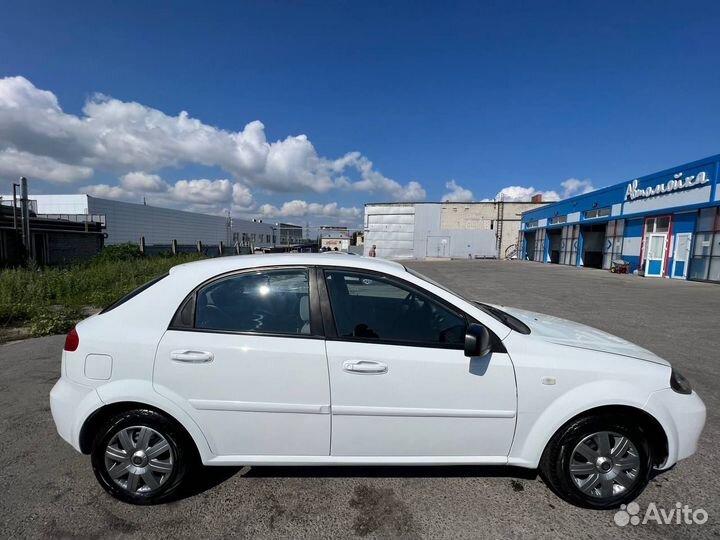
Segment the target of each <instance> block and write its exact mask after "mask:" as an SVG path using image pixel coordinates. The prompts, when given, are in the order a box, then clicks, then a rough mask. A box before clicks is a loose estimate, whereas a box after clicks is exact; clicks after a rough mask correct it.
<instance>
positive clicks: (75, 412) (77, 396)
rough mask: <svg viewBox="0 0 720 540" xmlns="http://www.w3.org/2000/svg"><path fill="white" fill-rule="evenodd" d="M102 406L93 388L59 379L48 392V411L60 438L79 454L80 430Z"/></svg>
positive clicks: (63, 378)
mask: <svg viewBox="0 0 720 540" xmlns="http://www.w3.org/2000/svg"><path fill="white" fill-rule="evenodd" d="M101 406H102V401H101V400H100V396H99V395H98V393H97V391H96V390H95V388H92V387H89V386H83V385H81V384H77V383H74V382H72V381H70V380H68V379H67V378H65V377H60V380H58V382H57V383H55V386H53V389H52V390H51V391H50V411H51V412H52V417H53V420H54V421H55V427H56V428H57V432H58V433H59V434H60V436H61V437H62V438H63V439H65V441H67V442H68V443H70V444H71V445H72V446H73V448H75V450H77V451H78V452H80V429H81V428H82V425H83V423H84V422H85V419H86V418H87V417H88V416H89V415H90V413H91V412H92V411H94V410H95V409H97V408H98V407H101Z"/></svg>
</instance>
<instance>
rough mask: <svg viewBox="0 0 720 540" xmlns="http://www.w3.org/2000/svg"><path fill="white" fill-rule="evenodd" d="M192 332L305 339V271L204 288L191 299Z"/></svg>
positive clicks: (243, 277) (237, 278) (262, 274)
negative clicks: (297, 336) (295, 335)
mask: <svg viewBox="0 0 720 540" xmlns="http://www.w3.org/2000/svg"><path fill="white" fill-rule="evenodd" d="M195 328H196V329H203V330H208V331H212V330H217V331H231V332H259V333H271V334H297V335H309V334H310V286H309V279H308V271H307V270H306V269H287V270H268V271H258V272H248V273H243V274H237V275H233V276H228V277H225V278H222V279H219V280H217V281H213V282H212V283H209V284H208V285H205V286H204V287H203V288H201V289H200V290H198V292H197V297H196V299H195Z"/></svg>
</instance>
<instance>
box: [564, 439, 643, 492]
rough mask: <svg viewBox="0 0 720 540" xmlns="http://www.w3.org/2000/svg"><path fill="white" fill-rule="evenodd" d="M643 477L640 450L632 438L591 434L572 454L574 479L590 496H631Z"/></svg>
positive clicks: (571, 463) (580, 488)
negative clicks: (639, 479)
mask: <svg viewBox="0 0 720 540" xmlns="http://www.w3.org/2000/svg"><path fill="white" fill-rule="evenodd" d="M639 474H640V454H639V453H638V451H637V448H636V447H635V445H634V444H633V442H632V441H631V440H630V439H629V438H627V437H626V436H624V435H620V434H619V433H616V432H614V431H598V432H596V433H593V434H591V435H588V436H587V437H585V438H584V439H583V440H582V441H580V442H579V443H578V444H577V445H576V446H575V448H574V449H573V451H572V456H571V459H570V477H571V478H572V480H573V482H574V483H575V485H576V486H577V488H578V489H579V490H580V491H582V492H583V493H584V494H586V495H589V496H590V497H594V498H608V497H614V496H617V495H621V494H623V493H627V491H628V490H630V489H631V488H632V487H633V486H634V485H635V484H636V483H637V481H638V478H639Z"/></svg>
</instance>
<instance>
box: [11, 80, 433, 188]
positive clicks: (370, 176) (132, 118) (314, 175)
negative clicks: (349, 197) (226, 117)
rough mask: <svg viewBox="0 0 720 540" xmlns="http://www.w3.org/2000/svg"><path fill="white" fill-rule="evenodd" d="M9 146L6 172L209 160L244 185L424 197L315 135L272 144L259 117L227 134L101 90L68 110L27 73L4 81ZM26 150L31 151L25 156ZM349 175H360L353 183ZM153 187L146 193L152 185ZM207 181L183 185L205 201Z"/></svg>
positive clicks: (123, 171)
mask: <svg viewBox="0 0 720 540" xmlns="http://www.w3.org/2000/svg"><path fill="white" fill-rule="evenodd" d="M0 151H1V152H4V153H8V152H10V153H11V154H10V157H11V158H12V157H14V161H15V162H17V163H15V166H13V167H12V168H9V169H7V170H9V171H10V172H11V176H18V175H19V174H24V175H25V176H33V177H35V178H38V179H42V180H47V181H50V182H71V181H80V180H87V179H89V178H91V177H92V176H93V175H94V174H95V172H96V171H98V170H101V171H108V172H114V173H116V174H119V175H126V176H127V174H129V173H132V174H139V173H136V171H145V174H148V175H149V174H151V173H153V172H154V171H158V170H160V169H163V168H165V167H182V166H184V165H186V164H200V165H205V166H208V167H218V168H220V169H222V170H224V171H225V172H227V173H228V175H229V176H231V177H232V178H233V182H235V183H240V184H242V185H244V186H246V187H248V188H256V189H261V190H264V191H268V192H275V193H278V192H302V191H305V192H307V191H311V192H316V193H324V192H327V191H329V190H331V189H336V188H344V189H349V190H352V191H363V192H370V193H373V194H377V195H378V196H382V197H384V198H388V199H391V200H401V201H408V200H422V199H424V198H425V190H424V189H423V187H422V186H421V185H420V184H419V183H417V182H408V183H407V184H404V185H403V184H400V183H399V182H397V181H395V180H392V179H390V178H387V177H385V176H383V175H382V174H381V173H379V172H378V171H376V170H375V169H374V168H373V164H372V162H371V161H370V160H369V159H367V158H366V157H365V156H363V155H361V154H360V153H358V152H349V153H347V154H345V155H344V156H341V157H340V158H337V159H334V160H333V159H327V158H325V157H322V156H320V155H319V154H318V152H317V150H316V149H315V147H314V146H313V144H312V143H311V141H310V140H309V139H308V137H307V136H306V135H297V136H289V137H286V138H285V139H283V140H279V141H275V142H268V141H267V138H266V135H265V126H264V125H263V124H262V122H259V121H257V120H256V121H253V122H249V123H248V124H247V125H246V126H245V127H244V128H243V129H242V130H241V131H236V132H234V131H226V130H223V129H220V128H217V127H215V126H210V125H207V124H204V123H203V122H201V121H200V120H198V119H196V118H192V117H191V116H190V115H189V113H187V112H186V111H181V112H180V113H179V114H178V115H177V116H171V115H168V114H165V113H164V112H162V111H159V110H157V109H153V108H151V107H147V106H145V105H142V104H140V103H135V102H124V101H120V100H118V99H113V98H111V97H108V96H104V95H101V94H96V95H94V96H93V97H92V98H91V99H90V100H88V102H87V103H86V104H85V106H84V107H83V111H82V115H80V116H77V115H73V114H67V113H65V112H64V111H63V110H62V108H61V107H60V104H59V102H58V100H57V97H56V96H55V95H54V94H53V93H52V92H49V91H47V90H41V89H39V88H36V87H35V86H34V85H33V84H32V83H31V82H30V81H29V80H27V79H25V78H24V77H7V78H4V79H0ZM18 156H26V159H25V161H24V162H23V161H22V160H18ZM31 157H32V158H34V159H35V160H45V161H44V162H42V161H41V162H40V164H44V166H39V165H38V164H37V163H35V167H31V166H29V165H28V163H30V160H31ZM6 159H7V156H6ZM11 161H12V160H11ZM49 164H52V165H53V166H52V167H50V166H49ZM349 175H350V176H352V175H357V177H358V178H357V179H356V180H350V179H349ZM126 183H127V186H125V188H126V189H128V188H129V189H137V188H138V187H142V186H143V184H147V183H148V178H140V177H136V176H131V177H129V178H127V179H126ZM148 185H149V188H150V189H156V190H158V189H162V185H160V184H157V182H155V185H154V188H153V180H150V181H149V184H148ZM148 185H146V187H143V189H144V190H145V191H149V190H150V189H148ZM199 185H200V184H196V185H195V186H193V185H182V186H179V189H180V191H181V192H183V193H185V194H191V193H192V195H188V196H189V197H191V198H198V197H199V195H198V194H197V189H195V188H197V187H198V186H199ZM177 187H178V186H176V188H177ZM233 189H234V188H227V187H221V186H219V185H217V184H215V185H213V187H212V190H214V191H217V190H219V191H220V192H222V195H220V194H218V195H217V196H218V197H220V196H225V195H226V194H227V192H228V191H232V190H233ZM211 198H212V196H211ZM245 198H246V196H245Z"/></svg>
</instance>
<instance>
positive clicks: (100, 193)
mask: <svg viewBox="0 0 720 540" xmlns="http://www.w3.org/2000/svg"><path fill="white" fill-rule="evenodd" d="M81 191H82V193H87V194H88V195H92V196H93V197H98V198H100V199H119V200H132V199H133V198H134V193H132V192H129V191H126V190H124V189H123V188H121V187H120V186H110V185H108V184H93V185H92V186H85V187H84V188H82V190H81Z"/></svg>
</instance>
